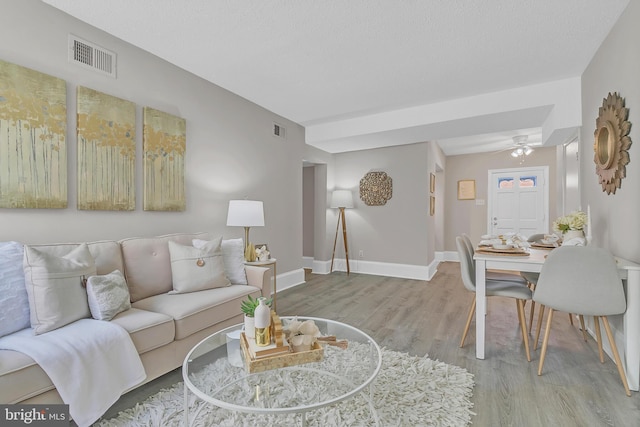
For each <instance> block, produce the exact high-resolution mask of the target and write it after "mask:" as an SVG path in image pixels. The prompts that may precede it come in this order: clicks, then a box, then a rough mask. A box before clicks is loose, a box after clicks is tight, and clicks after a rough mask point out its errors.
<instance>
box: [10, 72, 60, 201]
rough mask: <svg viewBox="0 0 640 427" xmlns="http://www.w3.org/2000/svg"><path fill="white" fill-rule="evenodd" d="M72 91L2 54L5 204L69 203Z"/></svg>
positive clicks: (52, 78) (58, 81) (56, 79)
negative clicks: (68, 135)
mask: <svg viewBox="0 0 640 427" xmlns="http://www.w3.org/2000/svg"><path fill="white" fill-rule="evenodd" d="M66 92H67V91H66V83H65V81H64V80H62V79H58V78H55V77H52V76H49V75H47V74H43V73H40V72H38V71H34V70H31V69H28V68H24V67H21V66H19V65H15V64H11V63H8V62H4V61H2V60H0V208H66V207H67V149H66V129H67V102H66Z"/></svg>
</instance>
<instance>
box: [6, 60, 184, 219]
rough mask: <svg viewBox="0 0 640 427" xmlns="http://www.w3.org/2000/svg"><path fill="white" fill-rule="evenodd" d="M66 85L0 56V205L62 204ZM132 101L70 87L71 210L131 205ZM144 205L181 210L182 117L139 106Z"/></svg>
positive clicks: (133, 168) (64, 195) (148, 208)
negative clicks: (73, 130)
mask: <svg viewBox="0 0 640 427" xmlns="http://www.w3.org/2000/svg"><path fill="white" fill-rule="evenodd" d="M66 99H67V86H66V83H65V81H64V80H62V79H58V78H56V77H52V76H49V75H47V74H43V73H40V72H38V71H35V70H31V69H29V68H25V67H21V66H19V65H15V64H11V63H9V62H5V61H2V60H0V208H41V209H49V208H66V207H67V146H66V144H67V138H66V137H67V135H66V130H67V105H66ZM135 129H136V104H135V103H133V102H130V101H126V100H124V99H120V98H116V97H114V96H111V95H107V94H105V93H101V92H98V91H96V90H93V89H89V88H86V87H82V86H79V87H78V91H77V146H78V150H77V174H78V186H77V187H78V188H77V193H78V194H77V196H78V200H77V201H78V209H80V210H112V211H133V210H135V207H136V132H135ZM143 130H144V132H143V152H144V158H143V166H144V170H143V190H144V191H143V193H144V194H143V196H144V201H143V207H144V210H146V211H172V212H181V211H184V210H185V208H186V202H185V181H184V173H185V171H184V168H185V163H184V161H185V150H186V140H187V136H186V121H185V119H182V118H180V117H176V116H173V115H171V114H168V113H164V112H162V111H158V110H155V109H153V108H150V107H145V108H144V111H143Z"/></svg>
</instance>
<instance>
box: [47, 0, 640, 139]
mask: <svg viewBox="0 0 640 427" xmlns="http://www.w3.org/2000/svg"><path fill="white" fill-rule="evenodd" d="M43 1H44V2H45V3H48V4H51V5H53V6H55V7H57V8H59V9H61V10H63V11H65V12H67V13H69V14H70V15H72V16H75V17H77V18H78V19H80V20H82V21H85V22H87V23H89V24H91V25H93V26H95V27H98V28H100V29H103V30H104V31H106V32H108V33H111V34H113V35H115V36H116V37H119V38H121V39H123V40H125V41H127V42H129V43H131V44H133V45H136V46H138V47H140V48H142V49H144V50H146V51H149V52H151V53H153V54H155V55H157V56H159V57H161V58H163V59H165V60H167V61H169V62H171V63H173V64H176V65H178V66H180V67H181V68H183V69H185V70H188V71H190V72H192V73H194V74H196V75H198V76H200V77H202V78H204V79H207V80H209V81H211V82H213V83H215V84H217V85H219V86H221V87H224V88H226V89H228V90H230V91H232V92H234V93H236V94H238V95H240V96H242V97H244V98H246V99H248V100H251V101H253V102H255V103H256V104H259V105H261V106H263V107H265V108H267V109H269V110H271V111H273V112H275V113H277V114H279V115H282V116H284V117H286V118H288V119H290V120H293V121H295V122H297V123H300V124H302V125H304V126H311V125H319V124H324V123H330V122H334V121H336V120H340V119H344V118H353V117H358V116H362V115H367V114H372V113H376V112H384V111H392V110H396V109H400V108H404V107H409V106H416V105H424V104H433V103H438V102H442V101H446V100H451V99H457V98H464V97H469V96H473V95H479V94H485V93H491V92H494V91H499V90H504V89H509V88H515V87H520V86H526V85H531V84H535V83H542V82H549V81H554V80H558V79H563V78H567V77H576V76H580V75H581V74H582V72H583V71H584V69H585V68H586V66H587V64H588V63H589V61H590V59H591V58H592V57H593V55H594V53H595V51H596V49H597V48H598V46H599V45H600V44H601V42H602V41H603V40H604V38H605V37H606V35H607V34H608V32H609V31H610V30H611V28H612V27H613V25H614V23H615V21H616V20H617V18H618V17H619V16H620V14H621V13H622V11H623V10H624V7H626V5H627V4H628V2H629V0H606V1H605V0H562V1H558V0H535V1H532V0H510V1H503V0H485V1H475V2H474V1H465V0H449V1H444V0H403V1H394V0H351V1H344V0H324V1H317V0H298V1H285V0H272V1H268V0H267V1H265V0H247V1H232V0H226V1H222V0H189V1H178V0H109V1H104V0H83V1H79V0H75V1H74V0H43ZM443 139H446V138H443Z"/></svg>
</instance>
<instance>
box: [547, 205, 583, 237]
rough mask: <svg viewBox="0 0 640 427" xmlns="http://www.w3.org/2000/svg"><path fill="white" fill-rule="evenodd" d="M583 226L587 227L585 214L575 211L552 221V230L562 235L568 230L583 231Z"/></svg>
mask: <svg viewBox="0 0 640 427" xmlns="http://www.w3.org/2000/svg"><path fill="white" fill-rule="evenodd" d="M585 225H587V214H586V213H584V212H582V211H576V212H571V213H570V214H569V215H565V216H561V217H560V218H558V219H556V220H555V221H553V230H554V231H557V232H560V233H562V234H564V233H566V232H567V231H569V230H584V227H585Z"/></svg>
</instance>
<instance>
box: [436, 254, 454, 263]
mask: <svg viewBox="0 0 640 427" xmlns="http://www.w3.org/2000/svg"><path fill="white" fill-rule="evenodd" d="M436 259H439V260H440V261H441V262H443V261H455V262H460V258H459V257H458V252H457V251H444V252H436Z"/></svg>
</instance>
